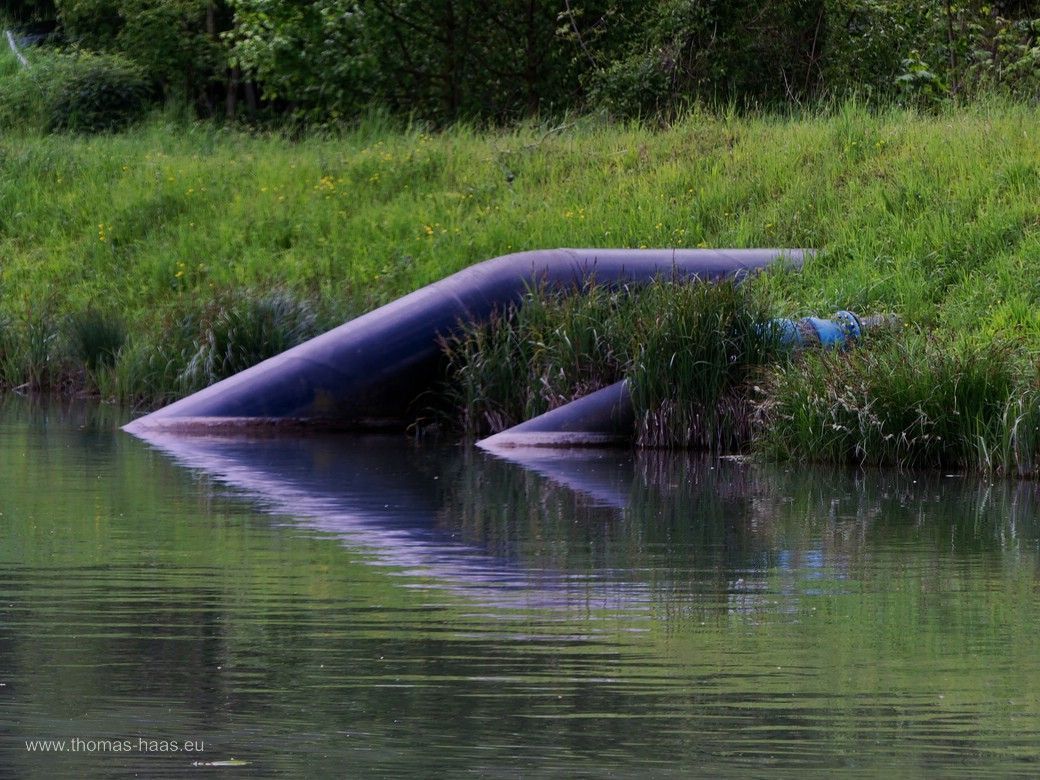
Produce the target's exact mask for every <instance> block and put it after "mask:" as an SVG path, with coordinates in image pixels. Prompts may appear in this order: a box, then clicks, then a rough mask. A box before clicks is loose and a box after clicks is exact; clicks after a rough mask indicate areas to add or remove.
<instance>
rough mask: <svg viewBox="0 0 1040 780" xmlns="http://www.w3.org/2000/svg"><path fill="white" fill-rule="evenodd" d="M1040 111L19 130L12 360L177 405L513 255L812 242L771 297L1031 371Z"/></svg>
mask: <svg viewBox="0 0 1040 780" xmlns="http://www.w3.org/2000/svg"><path fill="white" fill-rule="evenodd" d="M1038 120H1040V111H1038V110H1037V109H1035V108H1032V107H1026V106H1021V105H1005V104H988V105H976V106H971V107H967V108H962V109H958V110H955V111H954V110H951V111H949V112H947V113H941V114H938V115H920V114H915V113H908V112H904V111H898V110H892V111H888V112H882V113H876V112H873V113H872V112H868V111H865V110H863V109H860V108H857V107H856V106H854V105H845V106H842V107H838V108H836V109H834V110H833V111H831V112H826V113H823V114H818V115H811V116H809V115H806V116H789V117H779V116H766V117H743V118H741V117H737V116H728V115H718V114H707V113H694V114H691V115H689V116H687V117H685V118H684V119H682V120H681V121H679V122H677V123H675V124H674V125H672V126H670V127H668V128H666V129H660V128H648V127H644V126H640V125H628V126H619V125H611V124H603V123H601V122H598V121H597V120H596V119H594V118H585V119H578V120H576V121H574V122H573V123H571V124H568V125H566V126H562V127H541V126H536V125H528V126H523V127H518V128H513V129H510V130H488V131H477V130H474V129H471V128H467V127H455V128H452V129H450V130H447V131H445V132H441V133H436V134H430V133H427V132H424V131H423V130H422V129H420V128H410V129H400V128H394V127H391V126H389V125H388V124H387V123H385V122H383V121H381V120H379V119H372V120H370V121H368V122H365V123H362V124H361V125H360V126H358V127H356V128H354V129H352V130H350V131H344V132H342V133H339V134H337V135H335V136H328V135H327V136H308V137H305V138H301V139H287V138H285V137H282V136H280V135H264V136H257V135H255V134H248V133H244V132H238V131H236V130H233V129H222V128H219V127H216V126H213V125H199V124H191V123H187V122H185V121H183V120H181V119H178V118H174V117H164V116H161V115H160V116H156V117H153V118H152V119H151V120H150V121H148V122H147V123H145V124H144V125H141V126H138V127H137V128H135V129H131V130H129V131H126V132H124V133H121V134H116V135H104V136H92V137H88V136H76V135H40V134H37V133H32V132H29V131H26V132H24V133H22V134H17V133H15V134H11V133H9V134H6V135H4V136H3V137H2V138H0V377H2V381H3V383H4V384H5V385H6V386H8V387H16V386H27V387H33V388H46V387H51V388H59V389H62V390H64V391H67V392H80V391H88V392H100V393H101V394H102V395H103V396H105V397H113V398H120V399H123V400H133V401H138V402H142V401H143V402H144V403H148V404H154V403H156V402H158V401H159V400H164V399H167V398H169V397H172V396H175V395H178V394H181V393H184V392H187V391H189V390H191V389H193V388H194V387H197V386H199V385H201V384H205V383H207V382H209V381H212V380H213V379H215V378H218V377H219V376H222V375H225V374H226V373H228V372H231V371H233V370H235V369H236V368H238V367H240V366H242V365H245V364H248V363H250V362H253V361H255V360H256V359H259V358H260V357H263V356H265V355H266V354H267V353H268V352H269V351H271V344H272V343H273V344H274V345H276V346H282V345H287V344H291V343H294V342H295V341H298V340H299V339H301V338H304V337H306V336H307V335H309V334H311V333H314V332H317V331H319V330H321V329H323V328H325V327H327V326H329V325H331V324H334V323H336V322H339V321H342V320H343V319H346V318H349V317H352V316H355V315H357V314H359V313H361V312H364V311H366V310H369V309H371V308H373V307H375V306H378V305H380V304H382V303H385V302H387V301H389V300H392V299H393V298H395V297H397V296H399V295H401V294H403V293H406V292H408V291H410V290H413V289H415V288H417V287H419V286H421V285H423V284H426V283H429V282H431V281H434V280H436V279H438V278H441V277H443V276H445V275H447V274H449V273H451V272H453V271H456V270H458V269H460V268H463V267H465V266H466V265H469V264H471V263H473V262H477V261H479V260H483V259H486V258H489V257H494V256H496V255H500V254H504V253H507V252H511V251H520V250H523V249H533V248H541V247H552V246H623V247H640V246H677V247H696V246H736V247H744V246H809V247H817V248H820V249H822V250H824V251H823V253H822V254H821V255H820V256H819V257H818V258H817V259H815V260H813V261H811V262H810V263H809V264H808V265H807V266H806V268H805V269H804V271H803V272H802V273H801V274H788V275H778V276H771V277H769V278H767V279H764V280H762V282H761V283H760V284H759V285H758V287H759V288H760V289H761V292H762V294H763V295H766V296H767V297H768V301H769V306H770V310H771V312H772V313H773V314H778V315H799V314H809V313H821V314H829V313H831V312H833V311H834V310H835V309H838V308H848V309H851V310H854V311H859V312H868V313H869V312H873V311H891V312H895V313H897V314H899V315H901V316H902V317H903V318H904V320H905V321H906V322H909V323H911V324H912V325H913V326H914V328H915V329H920V332H921V333H926V332H932V333H938V334H943V335H941V339H940V341H941V346H940V347H936V349H937V350H938V352H939V353H941V354H943V355H957V354H962V353H963V351H964V350H969V351H970V349H977V350H982V351H983V352H985V351H986V350H988V349H989V348H990V346H991V345H993V344H999V345H1000V350H1001V352H1000V354H1005V353H1006V354H1007V355H1009V356H1010V357H1009V358H1008V365H1009V366H1012V367H1011V368H1009V369H1008V370H1009V371H1010V372H1011V373H1013V374H1014V382H1015V383H1016V384H1015V386H1016V387H1018V386H1019V385H1022V384H1023V383H1025V384H1026V385H1028V383H1029V382H1030V381H1031V380H1030V379H1029V371H1028V370H1027V368H1028V366H1030V365H1032V363H1035V354H1036V350H1037V347H1038V345H1040V314H1038V308H1037V302H1038V299H1040V284H1038V283H1037V281H1036V280H1037V279H1038V278H1040V273H1038V271H1040V242H1038V236H1040V199H1038V195H1040V136H1038V135H1037V134H1036V133H1034V132H1032V129H1033V128H1035V127H1036V126H1037V122H1038ZM922 338H924V337H923V336H922ZM893 349H895V348H894V347H893ZM955 367H956V366H955ZM1023 367H1025V368H1023ZM806 370H808V369H806ZM778 386H779V385H778ZM784 386H785V387H787V386H790V385H784ZM888 433H889V432H888V431H886V432H884V433H882V436H885V435H888ZM853 449H854V448H853Z"/></svg>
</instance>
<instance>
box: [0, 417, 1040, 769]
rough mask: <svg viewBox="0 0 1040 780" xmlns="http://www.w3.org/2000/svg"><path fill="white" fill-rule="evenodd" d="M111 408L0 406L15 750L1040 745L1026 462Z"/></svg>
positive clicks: (595, 764)
mask: <svg viewBox="0 0 1040 780" xmlns="http://www.w3.org/2000/svg"><path fill="white" fill-rule="evenodd" d="M120 421H121V419H120V417H119V415H118V414H117V413H114V412H112V411H111V410H108V411H106V410H97V409H91V408H87V407H62V406H54V405H52V406H33V405H30V404H26V403H9V404H7V405H6V406H4V407H3V408H2V409H0V776H2V777H40V778H51V777H66V776H67V777H132V776H140V777H156V778H161V777H194V776H207V775H212V776H222V777H223V776H240V777H301V778H303V777H307V778H309V777H355V776H356V777H371V776H392V777H432V776H452V777H457V776H467V775H468V776H495V777H499V776H506V777H517V776H523V777H538V776H558V777H579V776H588V777H601V776H615V777H627V776H641V777H658V776H706V777H717V776H734V777H765V776H769V777H777V776H804V775H806V774H816V773H819V774H824V773H827V774H829V773H831V772H833V771H834V770H841V771H842V772H843V773H845V774H855V775H863V776H876V775H879V774H884V775H888V776H892V775H926V776H942V777H948V776H957V775H959V776H971V777H977V776H980V775H992V776H1007V775H1010V774H1021V775H1025V776H1030V775H1037V774H1040V641H1038V640H1040V598H1038V587H1037V573H1038V560H1040V550H1038V541H1040V522H1038V509H1040V502H1038V491H1037V486H1036V485H1035V484H1034V483H1026V482H1023V483H1004V482H996V483H993V484H990V483H989V482H982V481H979V480H978V479H976V478H965V477H962V476H958V475H944V474H899V473H894V472H855V471H848V472H834V471H824V470H820V469H815V468H810V467H800V466H788V467H784V468H778V467H767V466H763V465H751V464H745V463H740V462H734V461H721V462H720V461H705V460H698V459H693V458H689V457H682V456H674V455H667V454H663V453H647V454H640V455H632V454H630V453H608V452H591V453H585V454H578V453H570V454H564V455H560V454H557V455H552V454H550V453H545V452H542V453H514V455H513V456H512V460H510V459H503V458H500V457H495V456H491V455H487V454H483V453H480V452H478V451H474V450H467V449H464V448H459V447H437V446H416V445H415V444H413V443H411V442H409V441H408V440H406V439H402V438H393V437H391V438H356V437H347V436H336V437H317V438H303V437H297V438H270V437H259V438H252V439H238V440H235V439H227V438H223V439H200V438H193V439H181V440H177V439H155V440H152V441H150V442H148V441H141V440H138V439H135V438H133V437H131V436H129V435H127V434H123V433H121V432H119V431H118V423H119V422H120ZM517 461H520V462H517ZM31 740H33V741H34V740H65V741H66V748H65V749H64V750H61V751H59V750H57V749H54V748H52V749H51V750H50V751H47V752H43V751H41V750H40V749H39V748H38V747H34V748H33V749H28V748H29V747H31V746H29V742H30V741H31ZM73 740H80V749H78V750H72V749H70V747H69V746H71V745H72V744H73ZM105 740H108V741H109V742H112V743H114V742H116V741H119V742H122V741H126V742H128V743H132V744H131V745H130V749H126V750H124V749H121V748H120V749H115V748H116V747H117V746H116V745H114V744H112V745H105V744H104V741H105ZM139 740H144V741H145V743H144V744H143V745H142V743H141V742H139ZM186 740H190V741H191V742H192V745H193V748H194V749H192V750H190V751H188V752H185V751H184V750H183V743H184V741H186ZM92 742H93V743H97V744H94V745H93V746H92V747H93V749H88V748H90V747H91V744H90V743H92ZM163 742H165V743H168V744H167V747H168V745H169V744H170V743H178V745H180V746H181V748H182V750H180V751H178V752H176V753H175V752H172V751H171V750H167V749H160V748H162V747H163V745H162V744H161V743H163ZM199 743H201V748H200V747H199ZM106 748H107V749H106Z"/></svg>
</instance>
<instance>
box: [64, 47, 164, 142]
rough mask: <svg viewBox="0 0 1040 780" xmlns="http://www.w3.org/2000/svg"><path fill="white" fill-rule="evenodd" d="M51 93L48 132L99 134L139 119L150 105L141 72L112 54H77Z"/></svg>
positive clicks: (148, 90)
mask: <svg viewBox="0 0 1040 780" xmlns="http://www.w3.org/2000/svg"><path fill="white" fill-rule="evenodd" d="M73 62H74V64H73V65H71V66H70V67H68V68H67V69H65V70H64V73H63V75H64V79H63V80H62V81H61V83H60V85H58V86H57V87H56V88H55V89H54V92H53V98H52V101H51V105H50V121H49V123H48V126H49V129H51V130H69V131H73V132H87V133H99V132H109V131H113V130H120V129H122V128H124V127H126V126H127V125H129V124H132V123H133V122H135V121H137V120H139V119H141V117H142V116H143V115H144V113H145V111H146V110H147V109H148V107H149V105H150V103H151V87H150V85H149V83H148V81H147V80H146V78H145V76H144V73H143V72H142V71H141V70H140V69H139V68H138V67H136V66H135V65H133V64H132V63H130V62H129V61H127V60H125V59H123V58H121V57H118V56H116V55H111V54H108V55H100V54H92V55H87V54H82V53H80V54H78V55H77V56H76V57H75V59H74V61H73Z"/></svg>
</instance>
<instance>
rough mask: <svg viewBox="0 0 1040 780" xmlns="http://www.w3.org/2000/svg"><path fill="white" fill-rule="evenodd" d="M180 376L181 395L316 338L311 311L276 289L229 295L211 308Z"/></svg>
mask: <svg viewBox="0 0 1040 780" xmlns="http://www.w3.org/2000/svg"><path fill="white" fill-rule="evenodd" d="M211 308H213V309H215V311H210V312H206V314H205V315H204V317H203V321H202V323H201V326H202V327H201V333H200V334H199V335H198V336H197V337H196V339H195V342H194V347H195V351H194V354H193V355H192V356H191V358H190V360H189V361H188V364H187V365H186V366H185V367H184V369H183V371H182V372H181V374H180V384H181V386H182V387H183V388H184V390H185V391H188V390H195V389H199V388H201V387H205V386H206V385H209V384H212V383H213V382H217V381H219V380H221V379H224V378H226V377H229V376H231V375H233V374H236V373H238V372H239V371H242V370H244V369H246V368H249V367H250V366H253V365H256V364H257V363H259V362H261V361H263V360H266V359H267V358H269V357H273V356H275V355H277V354H279V353H280V352H284V351H285V350H287V349H289V348H290V347H294V346H296V345H297V344H300V343H301V342H303V341H306V340H307V339H309V338H311V337H312V336H315V335H317V332H318V327H317V316H316V314H315V312H314V309H313V308H312V307H311V306H310V305H309V304H308V303H307V302H306V301H302V300H300V299H298V298H296V297H295V296H293V295H291V294H290V293H288V292H286V291H282V290H277V291H274V292H269V293H265V294H263V295H256V294H252V293H249V292H244V293H237V294H234V295H232V296H229V298H228V300H227V301H224V302H222V303H220V304H218V305H217V306H215V307H211Z"/></svg>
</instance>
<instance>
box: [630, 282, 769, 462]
mask: <svg viewBox="0 0 1040 780" xmlns="http://www.w3.org/2000/svg"><path fill="white" fill-rule="evenodd" d="M640 298H641V300H640V308H641V309H642V310H643V311H644V312H645V314H644V315H643V316H642V317H641V318H639V319H638V320H637V323H636V328H635V329H633V331H632V334H631V338H632V359H631V361H630V363H629V365H628V366H627V367H626V374H627V376H628V378H629V385H630V388H631V392H632V403H633V406H634V407H635V409H636V412H637V415H638V429H637V430H638V433H637V441H638V443H639V444H641V445H643V446H652V447H692V448H695V449H701V450H710V451H713V452H731V451H734V450H739V449H741V448H743V447H745V446H747V444H748V442H749V441H750V439H751V433H752V425H753V422H754V420H753V409H752V406H751V403H750V396H751V380H752V378H753V377H754V375H755V373H756V372H757V371H758V370H759V369H760V368H761V367H762V366H764V365H767V364H770V363H773V362H776V361H778V360H781V359H783V358H784V357H785V353H784V351H783V350H782V349H781V345H780V341H779V333H778V332H777V331H776V330H775V329H774V328H773V327H772V326H771V322H770V316H771V315H770V308H769V305H768V303H767V300H766V298H765V297H764V296H762V295H760V294H757V292H756V290H755V288H754V287H753V286H752V285H750V284H746V285H737V284H734V283H732V282H723V283H719V284H683V285H675V284H665V283H659V284H654V285H651V286H650V287H648V288H647V289H646V291H645V292H644V293H642V294H641V295H640Z"/></svg>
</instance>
